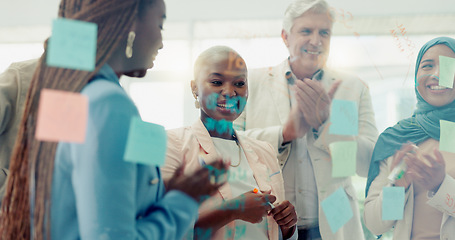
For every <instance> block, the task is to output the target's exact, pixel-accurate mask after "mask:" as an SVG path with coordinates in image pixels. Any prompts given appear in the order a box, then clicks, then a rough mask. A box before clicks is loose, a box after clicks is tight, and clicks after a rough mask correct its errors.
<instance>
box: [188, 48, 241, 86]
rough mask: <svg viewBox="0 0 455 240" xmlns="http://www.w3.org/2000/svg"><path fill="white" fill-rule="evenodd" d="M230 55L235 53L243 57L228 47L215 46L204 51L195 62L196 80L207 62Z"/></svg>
mask: <svg viewBox="0 0 455 240" xmlns="http://www.w3.org/2000/svg"><path fill="white" fill-rule="evenodd" d="M229 53H235V54H236V55H237V56H239V57H242V56H240V54H239V53H238V52H237V51H235V50H234V49H232V48H230V47H228V46H213V47H210V48H208V49H206V50H205V51H203V52H202V53H201V54H199V56H198V57H197V59H196V61H195V62H194V69H193V71H194V73H193V74H194V79H195V80H196V79H197V75H198V74H199V72H200V71H201V68H202V66H203V65H204V63H205V62H206V61H207V60H209V59H214V58H215V59H216V58H217V57H225V56H229Z"/></svg>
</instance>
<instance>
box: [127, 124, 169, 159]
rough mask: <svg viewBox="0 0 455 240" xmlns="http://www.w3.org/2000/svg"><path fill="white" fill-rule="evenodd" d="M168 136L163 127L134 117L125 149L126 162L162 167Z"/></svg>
mask: <svg viewBox="0 0 455 240" xmlns="http://www.w3.org/2000/svg"><path fill="white" fill-rule="evenodd" d="M166 142H167V135H166V130H165V129H164V127H163V126H161V125H158V124H153V123H148V122H144V121H142V120H141V119H140V118H139V117H133V118H132V119H131V123H130V131H129V133H128V140H127V143H126V149H125V155H124V158H125V161H128V162H134V163H141V164H146V165H156V166H162V165H163V164H164V160H165V157H166Z"/></svg>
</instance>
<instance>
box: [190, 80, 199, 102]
mask: <svg viewBox="0 0 455 240" xmlns="http://www.w3.org/2000/svg"><path fill="white" fill-rule="evenodd" d="M191 91H192V92H193V97H194V98H196V97H197V96H198V89H197V84H196V80H191Z"/></svg>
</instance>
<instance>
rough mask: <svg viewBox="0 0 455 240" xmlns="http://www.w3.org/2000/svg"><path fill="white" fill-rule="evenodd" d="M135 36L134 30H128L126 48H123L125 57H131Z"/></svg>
mask: <svg viewBox="0 0 455 240" xmlns="http://www.w3.org/2000/svg"><path fill="white" fill-rule="evenodd" d="M135 38H136V33H135V32H134V31H130V32H129V33H128V41H127V42H126V50H125V55H126V58H131V57H133V43H134V39H135Z"/></svg>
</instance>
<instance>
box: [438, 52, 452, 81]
mask: <svg viewBox="0 0 455 240" xmlns="http://www.w3.org/2000/svg"><path fill="white" fill-rule="evenodd" d="M454 78H455V58H451V57H446V56H439V86H443V87H448V88H453V79H454Z"/></svg>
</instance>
